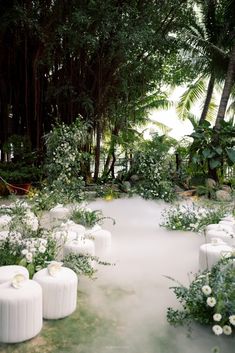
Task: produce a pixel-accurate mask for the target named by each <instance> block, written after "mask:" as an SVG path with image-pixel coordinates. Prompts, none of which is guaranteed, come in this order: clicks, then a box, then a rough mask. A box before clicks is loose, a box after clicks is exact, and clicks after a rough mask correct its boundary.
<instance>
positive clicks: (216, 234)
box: [206, 230, 235, 246]
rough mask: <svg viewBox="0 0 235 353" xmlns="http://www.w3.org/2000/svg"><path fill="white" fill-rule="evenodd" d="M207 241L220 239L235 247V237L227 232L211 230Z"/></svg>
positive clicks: (207, 235)
mask: <svg viewBox="0 0 235 353" xmlns="http://www.w3.org/2000/svg"><path fill="white" fill-rule="evenodd" d="M206 237H207V240H208V241H209V242H210V241H211V240H212V239H213V238H218V239H221V240H222V241H224V242H225V243H227V244H229V245H230V246H234V245H235V237H233V236H232V235H231V234H230V233H228V232H227V231H225V230H209V232H207V234H206Z"/></svg>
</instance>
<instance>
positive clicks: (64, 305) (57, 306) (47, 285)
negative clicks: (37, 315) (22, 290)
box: [33, 267, 78, 319]
mask: <svg viewBox="0 0 235 353" xmlns="http://www.w3.org/2000/svg"><path fill="white" fill-rule="evenodd" d="M33 280H34V281H36V282H38V283H39V284H40V285H41V287H42V292H43V317H44V318H45V319H61V318H63V317H66V316H68V315H70V314H72V313H73V312H74V310H75V309H76V306H77V284H78V278H77V275H76V274H75V272H74V271H72V270H71V269H69V268H66V267H62V268H61V269H60V270H58V271H57V272H56V273H55V274H53V275H50V273H49V270H48V268H44V269H42V270H40V271H38V272H37V273H36V274H35V275H34V277H33Z"/></svg>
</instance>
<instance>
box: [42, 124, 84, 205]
mask: <svg viewBox="0 0 235 353" xmlns="http://www.w3.org/2000/svg"><path fill="white" fill-rule="evenodd" d="M86 138H87V126H86V125H85V124H84V123H83V122H82V121H81V119H80V118H77V120H76V121H75V122H74V123H72V124H71V125H65V124H64V123H61V124H56V125H55V126H54V127H53V129H52V131H51V132H50V133H49V134H47V135H46V136H45V141H46V170H47V177H48V185H47V189H46V190H45V191H46V192H47V191H48V190H51V191H52V192H54V193H57V194H60V195H61V197H62V198H67V199H68V200H70V201H73V200H76V201H79V200H81V198H82V193H83V190H84V186H85V183H84V181H83V176H82V169H83V166H84V163H85V161H86V160H87V159H89V157H90V155H89V154H88V153H86V152H84V146H85V143H86Z"/></svg>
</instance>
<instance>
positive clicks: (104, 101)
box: [0, 0, 188, 158]
mask: <svg viewBox="0 0 235 353" xmlns="http://www.w3.org/2000/svg"><path fill="white" fill-rule="evenodd" d="M180 5H183V6H180ZM0 6H1V8H0V9H1V11H0V14H1V15H0V16H1V25H0V36H1V41H0V91H1V98H0V99H1V112H0V114H1V117H0V124H1V129H0V130H1V143H2V144H3V143H4V142H5V141H6V140H7V138H8V136H9V135H11V134H13V133H14V134H22V135H23V134H24V135H28V136H29V137H30V140H31V142H32V145H33V147H36V148H38V149H39V148H40V147H41V144H42V140H41V137H42V135H43V134H44V133H45V132H47V131H48V130H49V129H50V126H51V124H52V123H53V121H54V120H55V119H60V120H62V121H64V122H67V123H70V122H72V121H74V119H75V118H76V117H77V116H78V114H80V115H81V116H82V117H83V119H84V120H86V121H87V122H89V123H90V128H91V132H92V133H94V134H95V135H96V154H97V158H98V157H99V149H100V138H101V135H102V132H103V129H104V127H105V126H106V121H107V120H110V119H111V118H112V116H114V115H117V114H119V115H120V114H121V115H123V117H122V118H121V119H129V118H131V116H132V118H131V119H135V118H137V115H138V114H136V107H137V106H139V103H140V104H141V102H142V100H143V99H144V98H145V97H146V96H147V95H148V94H149V93H150V92H152V91H153V90H154V91H155V92H157V93H158V92H159V91H160V89H159V87H160V84H161V83H163V82H167V81H172V80H173V77H174V75H173V74H172V70H171V68H172V67H173V69H174V70H175V71H176V70H179V68H180V66H179V65H178V64H179V62H180V60H179V56H177V50H178V48H177V42H176V41H175V39H174V36H172V35H171V33H176V32H177V30H179V28H181V27H182V24H183V23H184V22H185V21H186V18H187V11H188V6H187V1H185V0H181V1H180V3H179V2H177V4H176V3H175V2H174V1H160V2H159V1H147V0H146V1H145V0H143V1H114V0H105V1H99V0H97V1H91V0H86V1H76V0H71V1H66V0H63V1H56V0H55V1H28V0H27V1H26V0H25V1H23V0H22V1H19V0H18V1H14V0H12V1H7V2H6V1H1V3H0ZM182 72H183V70H182ZM178 77H179V75H178ZM120 106H122V109H120ZM121 110H122V113H120V111H121ZM126 114H128V116H126ZM119 120H120V118H119ZM114 125H115V124H114ZM90 142H92V141H90ZM87 148H91V145H90V146H87Z"/></svg>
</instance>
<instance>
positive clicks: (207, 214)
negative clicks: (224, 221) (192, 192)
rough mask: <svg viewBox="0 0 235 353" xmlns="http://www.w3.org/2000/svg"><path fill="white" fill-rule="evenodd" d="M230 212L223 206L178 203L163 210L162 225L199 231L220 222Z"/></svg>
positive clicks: (172, 228) (173, 228)
mask: <svg viewBox="0 0 235 353" xmlns="http://www.w3.org/2000/svg"><path fill="white" fill-rule="evenodd" d="M227 213H228V208H225V207H223V206H217V207H210V208H206V207H201V206H199V205H196V204H195V203H192V204H191V205H179V204H178V205H176V206H172V207H170V208H169V209H166V210H164V211H163V213H162V216H163V218H164V221H163V223H162V224H161V226H163V227H165V228H167V229H171V230H189V231H194V232H198V231H201V230H203V228H204V227H206V226H207V225H208V224H212V223H219V221H220V220H221V218H222V217H224V216H225V215H226V214H227Z"/></svg>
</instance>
